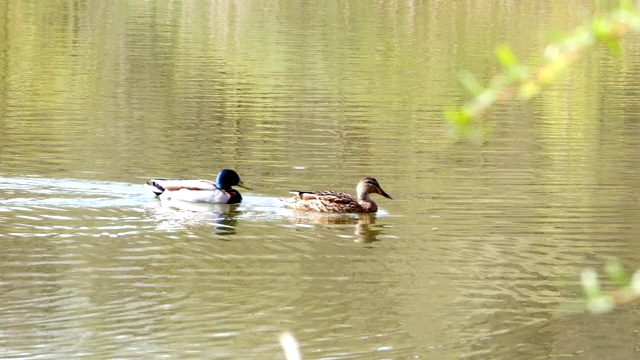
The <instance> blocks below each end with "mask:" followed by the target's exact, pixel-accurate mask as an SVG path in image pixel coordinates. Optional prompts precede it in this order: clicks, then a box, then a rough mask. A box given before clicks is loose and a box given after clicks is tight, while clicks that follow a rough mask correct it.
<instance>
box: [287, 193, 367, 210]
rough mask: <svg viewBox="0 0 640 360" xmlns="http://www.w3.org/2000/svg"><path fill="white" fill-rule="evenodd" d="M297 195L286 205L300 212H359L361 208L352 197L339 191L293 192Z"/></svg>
mask: <svg viewBox="0 0 640 360" xmlns="http://www.w3.org/2000/svg"><path fill="white" fill-rule="evenodd" d="M291 193H292V194H295V195H296V196H294V197H293V198H291V199H288V200H287V201H285V203H286V204H287V205H288V206H290V207H292V208H294V209H299V210H314V211H320V212H338V213H347V212H357V211H358V210H359V208H360V205H359V204H358V201H357V200H356V199H355V198H354V197H353V196H351V195H349V194H346V193H343V192H337V191H297V190H296V191H291Z"/></svg>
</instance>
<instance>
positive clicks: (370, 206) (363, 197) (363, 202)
mask: <svg viewBox="0 0 640 360" xmlns="http://www.w3.org/2000/svg"><path fill="white" fill-rule="evenodd" d="M358 204H359V205H360V206H362V208H363V209H364V211H365V212H376V211H378V205H376V203H375V202H373V200H371V198H370V197H369V193H366V192H363V193H358Z"/></svg>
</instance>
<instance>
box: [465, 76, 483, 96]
mask: <svg viewBox="0 0 640 360" xmlns="http://www.w3.org/2000/svg"><path fill="white" fill-rule="evenodd" d="M460 82H462V85H463V86H464V88H465V89H467V91H469V92H470V93H471V95H473V96H478V95H480V94H482V92H483V91H484V86H482V84H480V82H479V81H478V80H477V79H476V78H475V76H473V75H472V74H470V73H467V74H465V75H464V76H462V78H460Z"/></svg>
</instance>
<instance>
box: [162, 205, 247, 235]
mask: <svg viewBox="0 0 640 360" xmlns="http://www.w3.org/2000/svg"><path fill="white" fill-rule="evenodd" d="M160 200H161V201H160V204H161V206H162V208H168V209H172V210H182V211H179V213H180V216H176V212H174V211H172V213H171V215H170V216H169V217H168V218H167V219H164V221H162V222H159V223H162V224H163V227H167V226H169V227H175V226H180V225H182V226H184V225H190V224H202V223H204V222H210V221H212V219H213V232H214V234H216V235H233V234H235V233H236V232H237V222H238V220H237V217H238V215H240V214H241V211H238V205H237V204H214V203H194V202H191V201H181V200H175V199H162V198H161V199H160ZM167 221H168V222H170V224H167V223H166V222H167Z"/></svg>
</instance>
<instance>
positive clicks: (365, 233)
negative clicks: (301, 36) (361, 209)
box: [292, 210, 383, 243]
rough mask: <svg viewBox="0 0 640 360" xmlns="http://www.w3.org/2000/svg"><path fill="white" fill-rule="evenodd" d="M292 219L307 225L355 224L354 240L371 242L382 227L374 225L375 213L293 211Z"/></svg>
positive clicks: (375, 238) (376, 239) (375, 239)
mask: <svg viewBox="0 0 640 360" xmlns="http://www.w3.org/2000/svg"><path fill="white" fill-rule="evenodd" d="M292 218H293V221H294V222H295V223H297V224H309V225H351V224H353V225H355V228H354V235H355V236H356V238H355V240H354V242H357V243H372V242H375V241H379V239H378V235H380V234H381V233H383V230H382V227H380V226H374V225H375V223H376V214H375V213H362V214H326V213H318V212H308V211H295V210H294V212H293V217H292Z"/></svg>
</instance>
